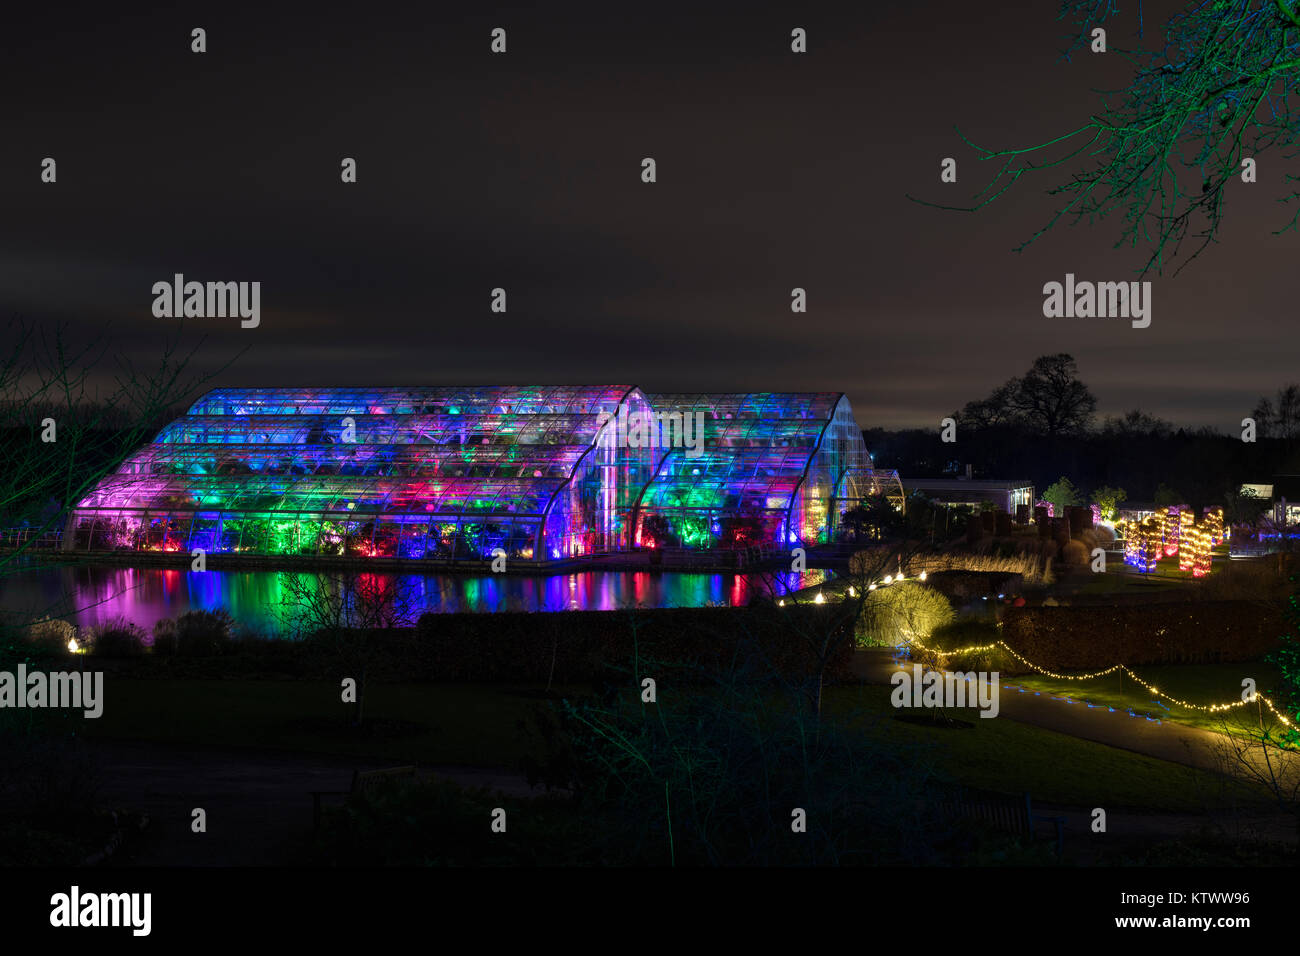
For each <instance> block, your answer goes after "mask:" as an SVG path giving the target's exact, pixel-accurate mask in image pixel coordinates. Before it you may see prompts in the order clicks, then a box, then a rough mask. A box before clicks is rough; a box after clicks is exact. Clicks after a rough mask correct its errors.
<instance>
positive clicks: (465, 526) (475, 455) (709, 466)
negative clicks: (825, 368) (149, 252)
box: [70, 385, 870, 558]
mask: <svg viewBox="0 0 1300 956" xmlns="http://www.w3.org/2000/svg"><path fill="white" fill-rule="evenodd" d="M620 409H622V410H625V411H626V410H627V409H632V410H633V411H636V412H638V413H640V414H644V415H647V416H648V415H652V414H655V413H657V414H658V415H659V416H660V420H661V421H663V420H664V416H667V417H668V418H669V419H671V418H672V417H673V416H690V417H691V421H692V422H695V421H699V422H700V423H701V424H702V429H701V432H702V436H703V440H702V445H699V446H695V447H692V448H686V447H671V446H669V447H665V446H662V445H657V446H653V447H637V446H636V445H635V443H623V444H622V445H620V444H619V443H611V442H608V441H606V440H605V438H607V437H608V436H609V435H610V434H612V429H611V426H610V425H607V424H606V423H607V420H608V419H610V418H611V417H612V416H617V415H618V413H619V411H620ZM602 429H605V430H604V431H602ZM628 444H631V447H627V445H628ZM670 445H671V443H670ZM858 472H861V473H862V474H864V475H868V476H869V475H870V461H869V458H868V456H867V455H866V450H865V446H863V444H862V435H861V431H860V430H859V429H858V426H857V424H856V422H854V421H853V419H852V413H851V412H850V411H849V409H848V404H847V402H846V401H845V399H844V397H843V396H842V395H841V394H839V393H832V392H824V393H821V392H819V393H778V392H761V393H745V394H740V393H735V394H732V393H726V394H711V393H657V394H652V395H646V394H645V393H643V392H641V391H640V390H639V389H637V388H635V387H632V386H625V385H594V386H515V387H507V386H489V387H465V386H461V387H427V386H419V387H412V388H401V387H372V388H307V387H303V388H218V389H214V390H212V391H210V392H208V393H207V394H205V395H203V396H202V397H201V398H199V399H198V400H197V401H195V402H194V404H193V405H192V406H191V407H190V409H189V410H188V412H187V413H186V414H185V415H184V416H183V417H181V418H179V419H177V420H176V421H174V422H171V423H170V424H168V425H167V426H166V427H165V428H163V429H162V431H161V432H160V433H159V434H158V436H157V437H156V439H155V440H154V442H153V443H152V444H150V445H148V446H146V447H144V448H142V449H140V450H139V451H137V452H136V453H135V454H133V455H131V456H130V457H129V458H128V459H127V460H126V461H125V462H123V464H122V465H121V467H120V468H119V469H118V471H117V472H116V473H115V474H112V475H110V476H108V477H106V478H104V479H103V480H102V481H100V482H99V483H98V485H97V486H96V487H95V488H94V489H93V491H92V492H91V493H90V494H89V495H87V496H86V497H85V498H84V499H83V500H82V501H81V502H80V503H79V504H78V506H77V509H76V511H75V512H74V515H73V517H72V521H71V522H70V526H72V525H77V526H78V527H79V528H81V529H82V531H79V532H78V535H79V537H78V538H77V540H78V542H79V543H78V544H77V547H81V546H82V544H81V543H80V542H81V541H83V540H85V541H87V542H88V543H87V544H86V545H85V546H86V547H88V548H90V549H92V550H94V549H96V548H103V547H115V548H119V549H120V548H123V547H126V548H148V549H159V548H162V549H164V550H178V549H179V548H180V547H182V546H183V545H184V546H202V547H208V546H211V547H213V548H216V549H217V550H233V551H253V552H262V553H280V552H281V551H283V550H284V549H286V548H292V549H296V550H293V551H292V553H303V554H307V553H321V554H323V553H327V552H326V550H324V549H325V548H326V547H327V545H328V547H329V548H331V549H333V550H330V551H329V552H328V553H346V554H353V553H361V554H369V555H376V554H379V555H383V554H389V553H392V554H397V555H400V556H403V557H406V556H414V557H421V556H435V555H436V556H439V557H441V556H444V555H446V554H462V553H474V554H481V553H482V552H483V549H485V548H487V547H489V545H495V544H500V543H501V542H506V546H507V547H508V548H510V549H512V550H511V553H512V554H516V553H517V554H520V555H523V556H525V557H532V556H533V555H536V556H537V557H539V558H541V557H545V556H549V557H560V556H568V555H575V554H586V553H595V552H598V551H602V550H621V549H625V548H628V547H632V546H634V543H635V539H638V534H637V533H636V531H635V527H636V525H637V522H638V520H639V518H638V515H640V514H642V513H657V514H660V515H666V514H668V513H670V512H673V513H676V512H680V513H683V514H685V513H687V512H690V513H705V514H706V515H707V516H712V517H708V518H707V519H706V520H709V521H711V520H713V518H714V517H716V516H717V515H718V514H719V513H725V512H737V513H750V514H752V513H759V512H762V513H766V514H768V515H770V516H773V517H772V518H771V521H777V522H779V523H780V524H781V526H782V529H784V528H785V527H786V526H787V525H790V524H791V523H792V522H793V521H794V519H795V518H798V517H799V515H802V514H804V513H805V511H806V512H807V514H809V515H813V516H814V517H815V518H816V520H818V521H821V520H823V518H824V515H825V513H826V512H827V507H829V506H827V507H822V506H820V505H816V504H813V505H808V504H807V503H806V502H805V501H804V500H803V498H806V497H807V496H808V495H810V494H814V493H815V494H817V495H822V496H823V497H827V496H831V495H832V493H833V490H834V489H835V488H838V487H845V485H844V483H843V478H844V477H845V476H846V475H849V474H855V473H858ZM827 488H829V489H831V490H830V491H827V490H826V489H827ZM827 500H829V498H828V499H827ZM809 509H811V510H809ZM832 510H833V509H832ZM96 516H103V517H102V518H97V517H96ZM254 518H256V519H258V520H263V519H274V520H275V521H277V522H284V521H288V522H290V524H292V527H291V528H287V526H285V527H282V526H281V525H280V524H277V525H275V527H274V528H273V529H271V530H269V531H268V530H267V529H266V528H265V527H263V526H261V525H255V524H253V523H249V522H250V521H251V520H252V519H254ZM764 520H765V521H767V520H768V519H764ZM800 520H802V521H803V525H806V526H808V527H812V524H811V523H812V522H813V520H814V518H806V519H800ZM214 521H215V522H216V524H215V525H213V522H214ZM482 521H488V522H495V524H487V525H484V524H481V523H475V524H471V523H469V522H482ZM87 522H89V525H87V524H86V523H87ZM339 522H342V524H338V523H339ZM447 522H451V523H450V524H448V523H447ZM502 522H504V524H503V523H502ZM78 523H80V524H78ZM389 526H393V527H397V528H399V529H407V530H401V531H400V532H399V533H398V537H399V538H400V541H398V543H397V544H392V543H391V542H388V541H387V539H386V538H385V537H384V534H385V533H384V532H383V530H382V529H383V528H385V527H389ZM765 527H766V526H765ZM801 527H802V526H801ZM86 528H89V530H85V529H86ZM772 528H773V530H772V531H771V534H772V535H774V536H775V535H777V534H778V533H779V534H780V541H781V542H783V543H784V542H785V541H786V540H787V536H788V535H790V534H792V533H793V532H790V531H787V530H780V531H779V532H778V531H777V530H775V529H776V526H775V525H773V526H772ZM187 529H188V530H187ZM321 529H324V530H321ZM340 529H341V530H340ZM503 529H504V530H503ZM415 530H418V531H419V534H418V535H416V534H414V531H415ZM83 532H84V533H83ZM408 532H409V533H408ZM661 533H662V532H661ZM817 533H818V534H824V530H823V531H818V532H817ZM356 534H361V535H363V536H368V537H367V539H366V540H367V541H368V542H369V544H368V545H367V546H366V547H361V546H360V545H357V546H356V547H357V550H353V544H352V543H351V542H352V537H349V536H355V535H356ZM200 535H202V537H200ZM421 535H423V537H421ZM343 539H346V541H345V544H339V543H338V542H339V541H340V540H343ZM691 540H696V538H691ZM699 540H703V539H699ZM196 541H201V542H202V544H195V542H196ZM186 542H188V544H186ZM285 542H288V543H287V544H286V543H285ZM339 548H343V549H344V550H342V551H340V550H338V549H339ZM385 549H388V550H385ZM394 549H395V550H394Z"/></svg>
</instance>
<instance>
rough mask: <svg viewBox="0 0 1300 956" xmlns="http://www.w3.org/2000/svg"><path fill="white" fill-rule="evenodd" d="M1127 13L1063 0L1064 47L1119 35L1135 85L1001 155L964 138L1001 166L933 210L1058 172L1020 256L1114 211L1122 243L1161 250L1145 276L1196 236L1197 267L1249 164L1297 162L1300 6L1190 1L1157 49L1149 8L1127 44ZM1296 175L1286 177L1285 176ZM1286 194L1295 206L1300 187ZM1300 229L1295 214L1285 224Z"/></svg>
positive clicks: (1109, 1) (977, 202)
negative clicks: (1147, 19)
mask: <svg viewBox="0 0 1300 956" xmlns="http://www.w3.org/2000/svg"><path fill="white" fill-rule="evenodd" d="M1118 7H1119V4H1118V3H1116V2H1115V0H1063V2H1062V3H1061V6H1060V14H1059V18H1060V19H1062V20H1065V21H1067V22H1069V23H1070V24H1071V34H1070V36H1071V39H1070V42H1069V45H1068V46H1067V48H1066V50H1065V51H1064V53H1063V55H1064V56H1065V57H1066V58H1067V59H1068V58H1069V56H1070V55H1071V54H1072V53H1073V52H1075V51H1079V50H1086V49H1089V48H1090V47H1091V46H1092V44H1093V43H1094V42H1095V40H1094V37H1093V31H1094V30H1096V29H1097V28H1098V27H1101V28H1103V30H1104V29H1109V30H1110V31H1111V33H1112V34H1114V35H1113V36H1111V37H1109V38H1108V40H1107V44H1108V46H1107V51H1108V53H1109V54H1111V55H1112V56H1121V57H1123V58H1124V60H1125V61H1126V62H1128V63H1130V64H1131V65H1132V68H1133V77H1132V80H1131V81H1130V82H1129V83H1128V85H1126V86H1122V87H1120V88H1118V89H1114V90H1111V91H1109V92H1102V93H1100V95H1101V96H1102V97H1103V99H1104V102H1103V104H1102V105H1101V107H1100V108H1099V109H1097V110H1095V111H1092V112H1091V115H1089V116H1086V117H1082V118H1081V120H1080V121H1078V122H1076V123H1074V124H1073V126H1072V128H1067V129H1065V130H1064V131H1062V132H1061V133H1059V134H1057V135H1054V136H1050V137H1048V138H1046V139H1043V140H1041V141H1039V142H1038V143H1035V144H1031V145H1029V146H1023V147H1016V148H1005V149H988V148H985V147H982V146H977V145H976V144H975V143H973V142H971V141H970V140H969V139H966V137H965V136H962V139H963V140H965V142H966V143H967V145H969V146H971V147H972V148H973V149H974V150H975V151H976V155H977V156H978V157H979V159H981V160H985V161H992V163H993V165H994V167H995V172H994V173H993V175H992V176H991V177H990V178H989V181H988V183H987V184H986V185H985V186H984V188H983V189H981V190H980V191H979V192H978V193H977V194H976V195H975V197H974V199H973V200H972V204H971V205H969V206H950V205H940V204H938V203H930V202H927V203H925V205H932V206H937V207H938V208H944V209H959V210H962V211H967V212H974V211H976V210H979V209H982V208H984V207H985V206H987V205H989V204H990V203H992V202H994V201H995V200H997V199H998V198H999V197H1000V196H1002V195H1003V194H1004V193H1006V192H1007V191H1008V190H1009V189H1010V188H1011V187H1012V186H1014V185H1015V184H1016V183H1017V182H1018V181H1019V180H1020V179H1021V177H1029V178H1033V177H1035V176H1038V175H1040V174H1041V173H1042V172H1043V171H1044V170H1050V172H1048V173H1047V175H1048V176H1051V177H1053V178H1056V177H1059V178H1056V179H1055V181H1056V185H1055V186H1053V187H1052V188H1050V189H1049V190H1048V193H1049V194H1050V195H1052V196H1054V197H1056V200H1057V205H1056V208H1055V211H1054V212H1053V213H1052V215H1051V217H1050V218H1049V219H1048V221H1047V223H1046V224H1045V225H1044V226H1043V227H1042V228H1041V229H1039V230H1038V231H1037V232H1035V233H1034V234H1033V235H1031V236H1030V237H1029V238H1028V239H1026V240H1025V241H1024V242H1022V243H1021V244H1020V245H1019V246H1018V247H1017V251H1020V250H1022V249H1024V248H1025V247H1027V246H1028V245H1030V244H1031V243H1033V242H1034V241H1036V240H1037V239H1038V238H1039V237H1040V236H1042V235H1043V234H1044V233H1046V232H1047V231H1048V230H1049V229H1051V228H1052V227H1054V226H1055V225H1057V224H1058V223H1059V222H1061V221H1062V220H1064V221H1066V222H1069V223H1070V224H1072V225H1073V224H1077V223H1079V222H1088V223H1092V222H1096V221H1099V220H1101V219H1103V218H1106V217H1108V216H1109V217H1111V218H1112V219H1113V220H1114V219H1117V220H1119V222H1120V223H1121V227H1120V237H1119V240H1118V242H1117V245H1119V244H1123V245H1131V246H1134V247H1135V248H1136V247H1137V246H1139V245H1141V246H1144V247H1145V248H1146V249H1147V250H1149V251H1148V255H1147V260H1146V265H1145V267H1144V271H1146V270H1151V269H1153V268H1154V269H1156V270H1158V271H1159V270H1163V267H1164V264H1165V262H1166V260H1167V259H1170V258H1172V257H1174V256H1176V255H1177V253H1178V252H1179V251H1180V246H1181V245H1182V243H1183V241H1184V240H1185V239H1187V238H1189V237H1190V238H1192V239H1193V240H1195V248H1194V249H1193V251H1192V253H1191V256H1190V257H1189V258H1188V260H1187V261H1191V260H1192V259H1195V258H1196V256H1197V255H1199V254H1200V253H1201V251H1202V250H1204V249H1205V247H1206V246H1208V245H1209V244H1210V243H1211V242H1213V241H1214V240H1215V238H1216V236H1217V235H1218V232H1219V227H1220V224H1221V222H1222V219H1223V210H1224V203H1225V201H1226V196H1227V194H1228V193H1229V192H1230V191H1231V188H1232V186H1233V185H1234V184H1238V183H1239V182H1240V180H1239V177H1240V176H1241V175H1242V172H1243V169H1242V163H1243V160H1246V159H1251V160H1259V158H1260V157H1261V156H1263V155H1264V154H1266V153H1268V152H1269V151H1270V150H1272V151H1278V150H1281V151H1283V159H1285V158H1288V157H1287V154H1286V150H1287V149H1288V148H1289V147H1291V146H1292V145H1293V144H1294V143H1295V141H1296V137H1297V134H1298V133H1300V99H1298V98H1297V97H1296V96H1295V93H1296V92H1297V82H1298V81H1300V13H1297V2H1296V0H1214V2H1211V3H1192V4H1185V5H1182V6H1181V8H1180V9H1179V10H1178V11H1177V12H1175V13H1174V14H1173V15H1171V16H1170V17H1169V19H1168V20H1167V21H1166V22H1165V23H1164V25H1163V28H1162V29H1160V30H1159V31H1157V32H1156V40H1155V42H1154V43H1151V44H1149V45H1148V44H1147V43H1146V38H1145V33H1144V30H1143V20H1142V16H1141V9H1142V5H1141V3H1139V4H1138V9H1139V16H1138V18H1137V27H1138V30H1137V35H1136V37H1133V38H1132V39H1133V44H1132V45H1130V44H1129V43H1128V42H1124V44H1123V48H1121V46H1120V42H1121V41H1120V37H1119V35H1118V30H1117V25H1116V24H1115V23H1114V22H1113V18H1114V16H1115V15H1116V14H1117V12H1118ZM1004 119H1005V118H1004ZM959 135H961V134H960V133H959ZM1276 162H1278V163H1279V164H1282V160H1280V159H1279V160H1276ZM1297 179H1298V177H1297V176H1296V175H1294V174H1286V175H1285V177H1284V178H1283V179H1282V181H1283V182H1286V183H1294V182H1296V181H1297ZM1263 181H1264V180H1261V182H1263ZM1273 181H1274V182H1276V181H1278V180H1277V177H1274V178H1273ZM1279 198H1280V199H1281V201H1285V202H1293V201H1294V200H1296V199H1297V198H1300V191H1297V190H1295V189H1294V188H1292V189H1291V191H1290V192H1289V194H1287V195H1284V196H1282V197H1279ZM917 201H918V202H921V200H917ZM1296 215H1300V209H1298V210H1297V213H1296ZM1295 225H1296V216H1295V215H1293V217H1292V218H1291V220H1290V222H1289V223H1287V224H1285V225H1284V226H1283V230H1285V229H1290V228H1293V227H1295ZM1283 230H1279V231H1283ZM1185 264H1186V262H1185V263H1184V265H1185ZM1180 268H1181V267H1180Z"/></svg>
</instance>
